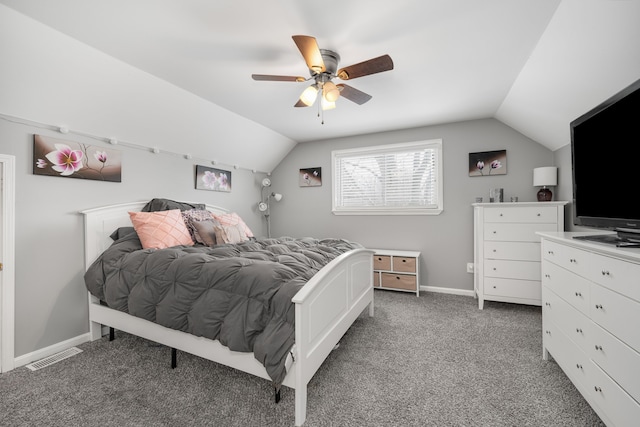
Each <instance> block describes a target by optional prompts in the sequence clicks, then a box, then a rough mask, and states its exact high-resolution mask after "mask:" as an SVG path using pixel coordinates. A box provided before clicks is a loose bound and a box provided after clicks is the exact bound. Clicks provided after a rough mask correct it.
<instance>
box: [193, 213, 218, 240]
mask: <svg viewBox="0 0 640 427" xmlns="http://www.w3.org/2000/svg"><path fill="white" fill-rule="evenodd" d="M192 224H193V227H194V228H195V230H196V238H197V239H198V240H196V243H202V244H203V245H207V246H215V245H216V244H217V243H218V241H217V239H216V227H220V223H219V222H218V221H216V220H215V219H213V218H212V219H207V220H203V221H193V222H192ZM220 243H224V242H220Z"/></svg>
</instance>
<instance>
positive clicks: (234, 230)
mask: <svg viewBox="0 0 640 427" xmlns="http://www.w3.org/2000/svg"><path fill="white" fill-rule="evenodd" d="M214 231H215V234H216V241H217V242H218V243H242V242H246V241H247V240H249V238H248V237H247V235H246V234H245V233H244V229H243V227H242V226H241V225H240V224H236V225H220V226H219V227H214Z"/></svg>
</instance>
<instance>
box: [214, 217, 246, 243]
mask: <svg viewBox="0 0 640 427" xmlns="http://www.w3.org/2000/svg"><path fill="white" fill-rule="evenodd" d="M213 217H214V218H215V219H217V220H218V221H219V222H220V224H222V225H239V226H240V227H241V229H242V232H243V233H244V234H245V235H246V236H247V237H253V233H252V232H251V229H249V227H248V226H247V224H245V222H244V221H243V220H242V218H240V215H238V214H237V213H235V212H232V213H227V214H222V215H216V214H214V215H213Z"/></svg>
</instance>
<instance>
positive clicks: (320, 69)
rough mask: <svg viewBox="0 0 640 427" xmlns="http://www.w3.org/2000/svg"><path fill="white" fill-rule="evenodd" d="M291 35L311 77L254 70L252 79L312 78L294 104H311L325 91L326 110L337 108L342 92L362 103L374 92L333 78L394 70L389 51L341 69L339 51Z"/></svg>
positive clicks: (307, 105)
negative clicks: (309, 84) (278, 74)
mask: <svg viewBox="0 0 640 427" xmlns="http://www.w3.org/2000/svg"><path fill="white" fill-rule="evenodd" d="M292 38H293V41H294V42H295V44H296V46H298V49H299V50H300V53H302V57H303V58H304V60H305V62H306V63H307V67H308V68H309V73H310V74H311V77H309V78H305V77H300V76H273V75H267V74H252V75H251V77H252V78H253V80H258V81H276V82H306V81H310V80H312V81H313V84H311V86H309V87H307V88H306V89H305V90H304V91H303V92H302V95H300V99H298V102H296V104H295V105H294V107H309V106H311V105H313V104H314V102H315V100H316V98H317V96H318V92H320V93H321V94H322V96H321V98H320V101H321V106H322V109H323V110H329V109H332V108H335V102H336V100H337V99H338V98H339V97H340V96H342V97H344V98H347V99H348V100H350V101H352V102H355V103H356V104H358V105H362V104H364V103H365V102H367V101H369V100H370V99H371V95H369V94H366V93H364V92H362V91H360V90H358V89H356V88H354V87H351V86H349V85H346V84H344V83H339V84H335V83H333V81H332V80H333V79H334V78H339V79H340V80H351V79H355V78H358V77H363V76H368V75H371V74H376V73H381V72H383V71H389V70H393V61H392V60H391V57H390V56H389V55H382V56H379V57H377V58H373V59H369V60H368V61H364V62H360V63H358V64H354V65H350V66H348V67H344V68H340V69H338V62H340V55H338V54H337V53H336V52H334V51H332V50H327V49H320V48H319V47H318V42H317V41H316V39H315V38H314V37H311V36H292Z"/></svg>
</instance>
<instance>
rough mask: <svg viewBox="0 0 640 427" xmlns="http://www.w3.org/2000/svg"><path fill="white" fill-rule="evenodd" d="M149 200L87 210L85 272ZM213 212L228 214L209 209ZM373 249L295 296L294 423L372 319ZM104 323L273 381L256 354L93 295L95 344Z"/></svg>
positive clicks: (340, 260)
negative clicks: (323, 371)
mask: <svg viewBox="0 0 640 427" xmlns="http://www.w3.org/2000/svg"><path fill="white" fill-rule="evenodd" d="M145 204H146V202H133V203H125V204H118V205H111V206H105V207H100V208H95V209H88V210H85V211H82V212H81V213H82V214H83V215H84V224H85V269H86V268H89V266H90V265H91V263H93V261H94V260H95V259H96V258H97V257H98V256H99V255H100V254H101V253H102V252H103V251H104V250H105V249H106V248H107V247H108V246H109V245H111V243H113V241H112V240H111V238H110V237H109V235H110V234H111V233H112V232H113V231H115V230H116V229H117V228H118V227H125V226H131V225H132V224H131V221H130V219H129V214H128V212H132V211H140V209H142V207H143V206H144V205H145ZM206 207H207V209H208V210H210V211H211V212H214V213H224V212H227V210H225V209H223V208H220V207H217V206H212V205H206ZM372 255H373V251H371V250H368V249H356V250H353V251H350V252H347V253H344V254H342V255H340V256H339V257H337V258H336V259H334V260H333V261H331V262H330V263H329V264H328V265H326V266H325V267H324V268H323V269H321V270H320V271H319V272H318V273H317V274H316V275H315V276H314V277H313V278H311V280H309V281H308V282H307V284H306V285H305V286H304V287H303V288H302V289H300V291H299V292H298V293H297V294H296V295H295V296H294V297H293V299H292V301H293V302H294V303H295V305H296V307H295V316H296V318H295V319H296V330H295V346H294V349H293V352H294V353H293V355H294V363H293V365H292V367H291V368H290V369H289V370H288V372H287V375H286V377H285V379H284V381H283V385H285V386H287V387H290V388H293V389H295V423H296V426H301V425H302V424H304V421H305V419H306V412H307V384H308V383H309V381H310V380H311V378H312V377H313V375H314V374H315V373H316V371H317V370H318V368H319V367H320V365H322V362H323V361H324V360H325V359H326V358H327V356H328V355H329V353H330V352H331V351H332V350H333V348H334V347H335V346H336V344H338V342H339V340H340V339H341V338H342V336H343V335H344V333H345V332H346V331H347V330H348V329H349V327H350V326H351V325H352V324H353V322H354V321H355V320H356V318H357V317H358V316H359V315H360V313H362V312H363V311H364V309H365V308H367V306H369V315H370V316H373V256H372ZM101 325H105V326H108V327H111V328H115V329H119V330H121V331H124V332H127V333H130V334H132V335H136V336H140V337H143V338H145V339H148V340H151V341H155V342H158V343H160V344H163V345H166V346H168V347H171V348H175V349H178V350H181V351H185V352H188V353H191V354H194V355H197V356H200V357H202V358H205V359H208V360H212V361H214V362H217V363H221V364H223V365H226V366H230V367H232V368H235V369H238V370H240V371H243V372H247V373H250V374H253V375H256V376H259V377H262V378H265V379H267V380H270V379H271V378H270V377H269V375H268V374H267V371H266V370H265V368H264V366H263V365H262V364H260V362H258V361H257V360H256V359H255V357H254V356H253V353H240V352H234V351H231V350H229V349H228V348H227V347H225V346H223V345H221V344H220V343H219V342H218V341H215V340H210V339H207V338H204V337H197V336H195V335H191V334H188V333H185V332H180V331H176V330H173V329H168V328H165V327H163V326H160V325H158V324H156V323H153V322H149V321H147V320H144V319H141V318H138V317H134V316H131V315H129V314H126V313H123V312H121V311H117V310H114V309H110V308H108V307H106V306H103V305H100V303H99V301H98V300H97V298H95V297H94V296H92V295H91V294H89V329H90V334H91V339H92V340H97V339H100V338H101V337H102V335H103V333H102V332H103V329H102V326H101Z"/></svg>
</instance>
